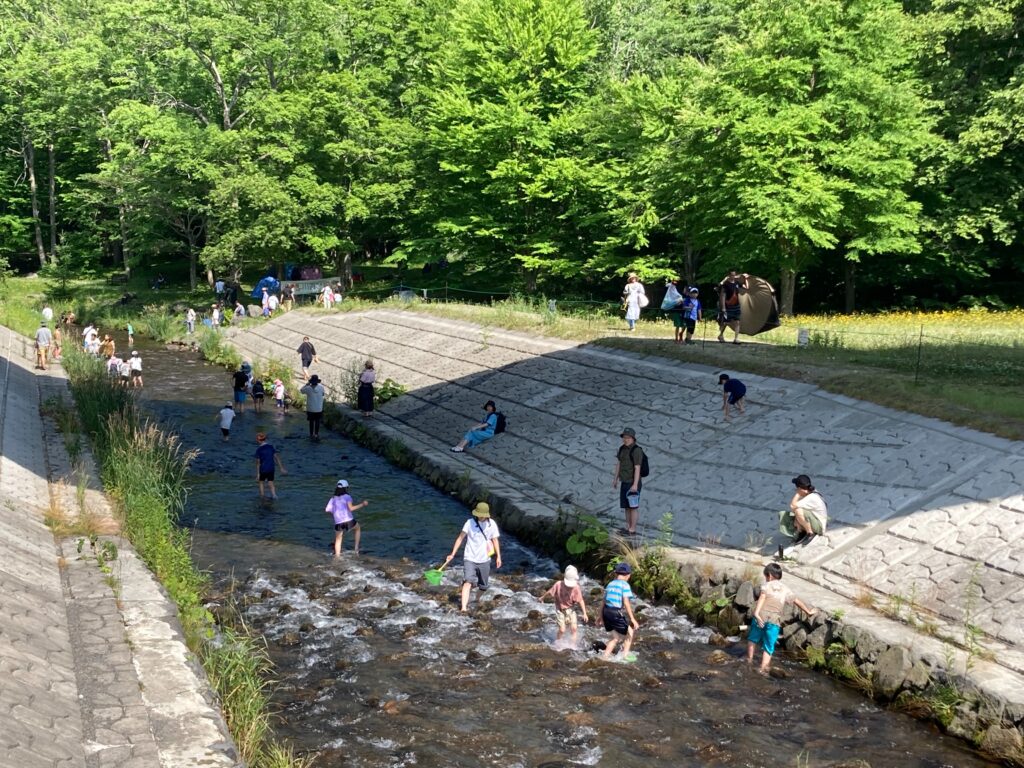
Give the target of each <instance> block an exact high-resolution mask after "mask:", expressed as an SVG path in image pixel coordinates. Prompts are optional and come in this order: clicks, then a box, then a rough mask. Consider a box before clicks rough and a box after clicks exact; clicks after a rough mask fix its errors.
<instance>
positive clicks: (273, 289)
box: [250, 275, 281, 299]
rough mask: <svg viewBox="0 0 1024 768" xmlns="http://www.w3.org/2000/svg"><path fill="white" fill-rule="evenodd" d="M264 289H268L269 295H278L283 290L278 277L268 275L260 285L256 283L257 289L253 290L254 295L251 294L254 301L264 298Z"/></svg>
mask: <svg viewBox="0 0 1024 768" xmlns="http://www.w3.org/2000/svg"><path fill="white" fill-rule="evenodd" d="M264 288H266V289H267V291H268V292H269V293H277V292H278V291H280V290H281V283H280V282H279V281H278V279H277V278H276V277H273V276H272V275H267V276H266V277H264V278H263V279H262V280H260V281H259V282H258V283H256V287H255V288H253V289H252V293H251V294H250V296H252V297H253V298H254V299H259V298H262V297H263V289H264Z"/></svg>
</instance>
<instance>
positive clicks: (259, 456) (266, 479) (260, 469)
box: [254, 432, 288, 499]
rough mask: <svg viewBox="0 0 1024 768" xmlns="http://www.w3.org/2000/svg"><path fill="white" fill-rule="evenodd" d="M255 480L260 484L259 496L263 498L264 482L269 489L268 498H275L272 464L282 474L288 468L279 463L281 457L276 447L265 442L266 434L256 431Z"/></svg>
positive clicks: (285, 472)
mask: <svg viewBox="0 0 1024 768" xmlns="http://www.w3.org/2000/svg"><path fill="white" fill-rule="evenodd" d="M256 443H257V447H256V453H255V454H254V455H255V456H256V482H257V483H259V486H260V498H261V499H262V498H263V483H266V484H267V486H268V488H269V490H270V498H272V499H276V498H277V489H276V488H275V487H274V465H275V464H276V465H277V468H278V469H280V470H281V474H282V475H287V474H288V470H287V469H285V468H284V464H282V463H281V457H280V456H278V454H277V449H276V448H275V447H274V446H272V445H271V444H270V443H268V442H267V436H266V434H265V433H263V432H257V433H256Z"/></svg>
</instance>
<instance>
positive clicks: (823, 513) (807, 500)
mask: <svg viewBox="0 0 1024 768" xmlns="http://www.w3.org/2000/svg"><path fill="white" fill-rule="evenodd" d="M796 506H797V509H799V510H800V511H801V512H811V513H813V514H814V516H815V517H816V518H818V520H819V521H820V522H821V530H822V532H824V530H825V526H826V525H827V524H828V505H827V504H825V500H824V499H823V498H822V497H821V494H820V493H818V492H817V491H814V492H812V493H808V494H807V495H806V496H804V497H803V498H802V499H800V501H798V502H797V503H796Z"/></svg>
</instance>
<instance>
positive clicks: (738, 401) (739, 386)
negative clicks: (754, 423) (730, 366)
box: [718, 373, 747, 419]
mask: <svg viewBox="0 0 1024 768" xmlns="http://www.w3.org/2000/svg"><path fill="white" fill-rule="evenodd" d="M718 383H719V384H721V386H722V413H723V414H725V418H726V419H728V418H729V406H730V405H735V406H736V410H737V411H739V412H740V415H741V416H742V415H743V398H744V397H746V396H747V387H746V385H745V384H744V383H743V382H742V381H740V380H739V379H732V378H729V374H727V373H723V374H720V375H719V377H718Z"/></svg>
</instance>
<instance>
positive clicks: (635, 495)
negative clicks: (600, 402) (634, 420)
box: [612, 427, 644, 536]
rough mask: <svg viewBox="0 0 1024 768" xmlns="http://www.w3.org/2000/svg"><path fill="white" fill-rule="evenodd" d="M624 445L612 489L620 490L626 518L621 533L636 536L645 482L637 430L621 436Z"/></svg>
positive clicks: (616, 462) (629, 430) (616, 466)
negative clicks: (641, 492) (641, 471)
mask: <svg viewBox="0 0 1024 768" xmlns="http://www.w3.org/2000/svg"><path fill="white" fill-rule="evenodd" d="M619 437H621V438H622V445H620V446H619V450H618V453H616V454H615V471H614V473H613V474H612V488H618V489H619V506H620V507H621V508H622V514H623V516H624V517H625V518H626V527H625V528H622V529H620V531H619V533H621V534H623V535H625V536H635V535H636V524H637V522H638V521H639V519H640V491H641V490H642V489H643V487H644V485H643V481H642V480H641V479H640V470H641V468H642V467H643V463H644V449H643V448H641V447H640V446H639V445H637V444H636V430H634V429H633V428H632V427H626V428H625V429H624V430H622V434H621V435H619Z"/></svg>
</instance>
